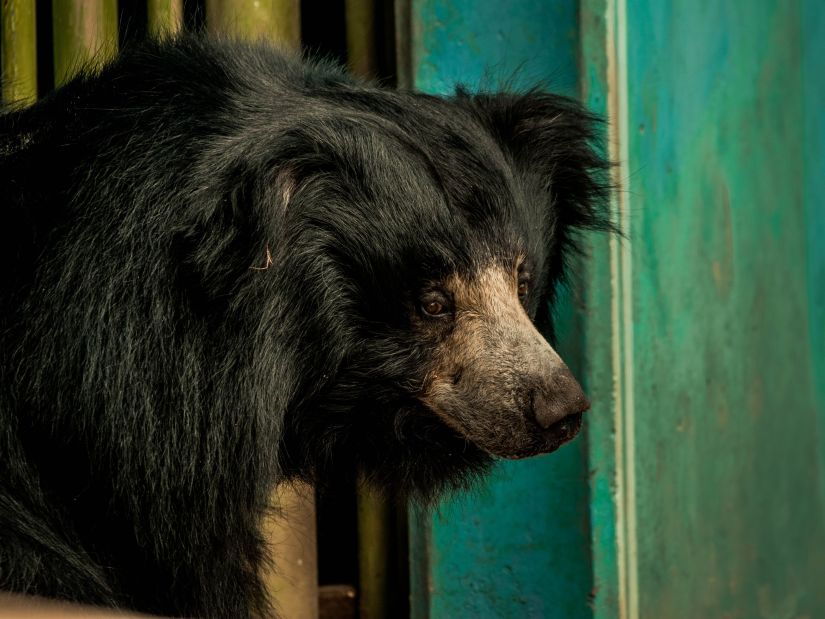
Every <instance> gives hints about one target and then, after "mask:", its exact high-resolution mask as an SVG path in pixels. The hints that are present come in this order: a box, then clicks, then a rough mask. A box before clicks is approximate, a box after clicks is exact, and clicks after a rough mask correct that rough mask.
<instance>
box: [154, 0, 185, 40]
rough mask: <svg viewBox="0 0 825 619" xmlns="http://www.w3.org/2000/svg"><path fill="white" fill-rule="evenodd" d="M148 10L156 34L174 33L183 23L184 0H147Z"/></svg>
mask: <svg viewBox="0 0 825 619" xmlns="http://www.w3.org/2000/svg"><path fill="white" fill-rule="evenodd" d="M146 10H147V16H148V21H149V32H150V33H151V34H153V35H155V36H159V35H169V34H174V33H175V32H178V31H179V30H180V29H181V27H182V25H183V0H147V3H146Z"/></svg>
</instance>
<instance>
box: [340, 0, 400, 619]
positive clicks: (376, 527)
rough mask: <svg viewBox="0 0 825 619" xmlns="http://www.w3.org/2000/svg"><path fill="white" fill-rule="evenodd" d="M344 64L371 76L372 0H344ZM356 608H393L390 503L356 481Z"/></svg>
mask: <svg viewBox="0 0 825 619" xmlns="http://www.w3.org/2000/svg"><path fill="white" fill-rule="evenodd" d="M346 28H347V64H348V66H349V69H350V71H352V72H353V73H354V74H355V75H358V76H359V77H362V78H366V79H369V78H374V77H375V74H376V69H377V58H376V46H375V40H376V36H375V1H374V0H346ZM356 501H357V510H358V577H359V578H358V610H359V616H360V619H388V618H389V616H390V612H391V608H392V605H391V604H392V600H391V599H390V596H391V595H392V589H391V582H390V580H391V576H392V569H391V565H390V563H391V557H390V549H391V546H392V534H393V530H392V525H391V521H392V514H393V510H392V505H391V504H390V501H389V500H388V499H387V498H386V497H384V496H381V495H379V494H377V493H375V492H372V491H371V490H370V488H369V487H368V486H367V485H366V484H364V483H361V484H358V489H357V497H356Z"/></svg>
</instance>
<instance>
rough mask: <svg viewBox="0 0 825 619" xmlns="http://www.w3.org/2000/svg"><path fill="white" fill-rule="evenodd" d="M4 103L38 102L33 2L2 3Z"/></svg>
mask: <svg viewBox="0 0 825 619" xmlns="http://www.w3.org/2000/svg"><path fill="white" fill-rule="evenodd" d="M2 6H3V11H2V16H0V17H1V18H2V22H3V23H2V37H3V39H2V49H3V66H2V81H3V103H5V104H6V105H26V104H29V103H33V102H34V101H35V99H37V36H36V29H35V9H34V0H3V5H2Z"/></svg>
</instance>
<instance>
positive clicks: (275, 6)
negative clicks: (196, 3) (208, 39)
mask: <svg viewBox="0 0 825 619" xmlns="http://www.w3.org/2000/svg"><path fill="white" fill-rule="evenodd" d="M300 9H301V3H300V1H299V0H242V1H240V2H236V1H229V0H206V27H207V29H208V30H209V32H212V33H218V34H224V35H226V34H228V35H233V36H240V37H244V38H248V39H263V40H266V41H269V42H270V43H280V44H282V45H285V46H287V47H295V46H297V45H299V44H300V42H301V10H300Z"/></svg>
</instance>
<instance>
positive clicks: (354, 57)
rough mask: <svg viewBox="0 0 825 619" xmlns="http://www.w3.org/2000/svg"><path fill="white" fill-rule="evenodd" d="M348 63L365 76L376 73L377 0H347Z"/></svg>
mask: <svg viewBox="0 0 825 619" xmlns="http://www.w3.org/2000/svg"><path fill="white" fill-rule="evenodd" d="M346 7H347V9H346V10H347V64H348V65H349V69H350V71H352V72H353V73H354V74H355V75H358V76H359V77H363V78H373V77H375V74H376V55H375V0H347V1H346Z"/></svg>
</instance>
